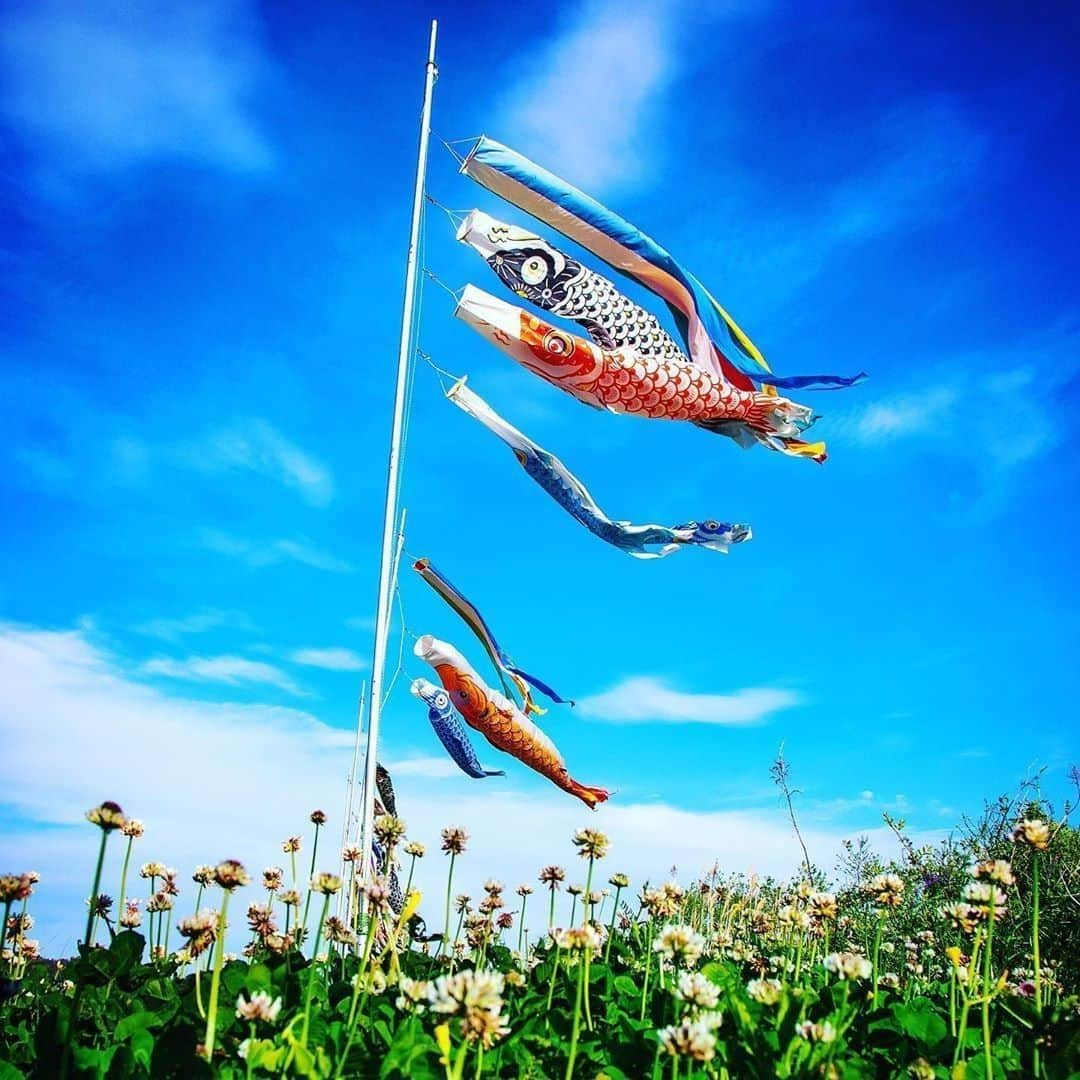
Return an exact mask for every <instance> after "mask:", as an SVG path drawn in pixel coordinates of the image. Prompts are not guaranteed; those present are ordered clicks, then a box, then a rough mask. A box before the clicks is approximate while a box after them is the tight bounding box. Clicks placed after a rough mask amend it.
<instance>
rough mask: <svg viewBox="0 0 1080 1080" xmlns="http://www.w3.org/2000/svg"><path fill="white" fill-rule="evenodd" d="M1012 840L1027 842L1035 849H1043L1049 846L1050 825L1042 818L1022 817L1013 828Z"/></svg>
mask: <svg viewBox="0 0 1080 1080" xmlns="http://www.w3.org/2000/svg"><path fill="white" fill-rule="evenodd" d="M1012 835H1013V840H1015V841H1016V842H1017V843H1020V844H1027V846H1028V847H1031V848H1034V849H1035V850H1036V851H1045V850H1046V849H1047V848H1048V847H1049V846H1050V826H1049V825H1048V824H1047V823H1046V822H1045V821H1043V820H1042V818H1024V819H1023V820H1022V821H1018V822H1017V823H1016V827H1015V828H1014V829H1013V833H1012Z"/></svg>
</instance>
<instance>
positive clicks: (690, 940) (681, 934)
mask: <svg viewBox="0 0 1080 1080" xmlns="http://www.w3.org/2000/svg"><path fill="white" fill-rule="evenodd" d="M653 949H654V950H655V951H656V952H658V953H659V954H660V955H661V956H662V957H663V958H664V959H665V960H667V961H669V962H670V963H673V964H674V965H675V966H676V967H681V968H692V967H693V966H694V965H695V964H696V963H697V962H698V960H700V959H701V954H702V952H703V951H704V949H705V939H704V938H703V937H702V936H701V935H700V934H699V933H698V932H697V931H696V930H695V929H694V928H693V927H692V926H679V925H676V924H672V925H669V926H665V927H664V929H663V930H661V931H660V936H659V937H658V938H657V939H656V941H655V942H654V943H653Z"/></svg>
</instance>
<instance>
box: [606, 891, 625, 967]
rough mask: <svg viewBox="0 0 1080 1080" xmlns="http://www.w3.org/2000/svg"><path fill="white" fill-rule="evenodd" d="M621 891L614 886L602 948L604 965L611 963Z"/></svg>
mask: <svg viewBox="0 0 1080 1080" xmlns="http://www.w3.org/2000/svg"><path fill="white" fill-rule="evenodd" d="M621 891H622V886H621V885H616V886H615V901H614V903H613V904H612V905H611V922H610V923H609V924H608V935H607V944H606V945H605V946H604V963H605V964H608V963H610V962H611V939H612V938H613V937H614V936H615V918H616V916H617V915H618V914H619V893H620V892H621Z"/></svg>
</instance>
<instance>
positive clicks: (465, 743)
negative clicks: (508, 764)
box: [411, 679, 506, 780]
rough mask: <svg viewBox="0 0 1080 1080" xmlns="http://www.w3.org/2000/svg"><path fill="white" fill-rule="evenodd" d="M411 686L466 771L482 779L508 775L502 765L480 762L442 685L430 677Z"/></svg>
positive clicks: (451, 751)
mask: <svg viewBox="0 0 1080 1080" xmlns="http://www.w3.org/2000/svg"><path fill="white" fill-rule="evenodd" d="M411 689H412V692H413V693H414V694H415V695H416V696H417V697H418V698H420V699H421V701H424V702H426V703H427V706H428V719H429V720H430V721H431V726H432V727H433V728H434V729H435V734H436V735H437V736H438V737H439V742H441V743H442V744H443V746H444V747H445V748H446V752H447V753H448V754H449V755H450V757H451V759H452V760H453V762H454V764H455V765H456V766H457V767H458V768H459V769H460V770H461V771H462V772H463V773H465V774H466V775H467V776H471V777H472V778H473V779H474V780H482V779H483V778H484V777H485V776H505V775H506V772H505V771H504V770H503V769H485V768H484V767H483V766H482V765H481V764H480V759H479V758H478V757H477V756H476V751H475V750H474V749H473V747H472V743H470V742H469V736H468V735H466V734H465V728H464V726H463V725H462V723H461V721H460V720H459V719H458V715H457V713H456V712H454V708H453V706H452V705H451V704H450V695H449V694H448V693H447V692H446V691H445V690H444V689H443V688H442V687H441V686H436V685H435V684H434V683H431V682H428V681H427V679H416V680H415V681H414V682H413V684H412V688H411Z"/></svg>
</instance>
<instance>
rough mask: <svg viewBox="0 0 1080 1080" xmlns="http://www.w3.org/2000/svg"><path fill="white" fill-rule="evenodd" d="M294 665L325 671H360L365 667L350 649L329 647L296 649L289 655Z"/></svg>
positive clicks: (364, 663) (362, 660)
mask: <svg viewBox="0 0 1080 1080" xmlns="http://www.w3.org/2000/svg"><path fill="white" fill-rule="evenodd" d="M289 659H290V660H291V661H292V662H293V663H294V664H302V665H304V666H305V667H317V668H324V669H325V670H327V671H361V670H363V669H364V668H365V667H367V661H365V660H364V659H363V658H362V657H361V656H359V655H358V654H357V653H354V652H353V651H352V649H343V648H336V647H330V648H326V649H297V650H295V652H291V653H289Z"/></svg>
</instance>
